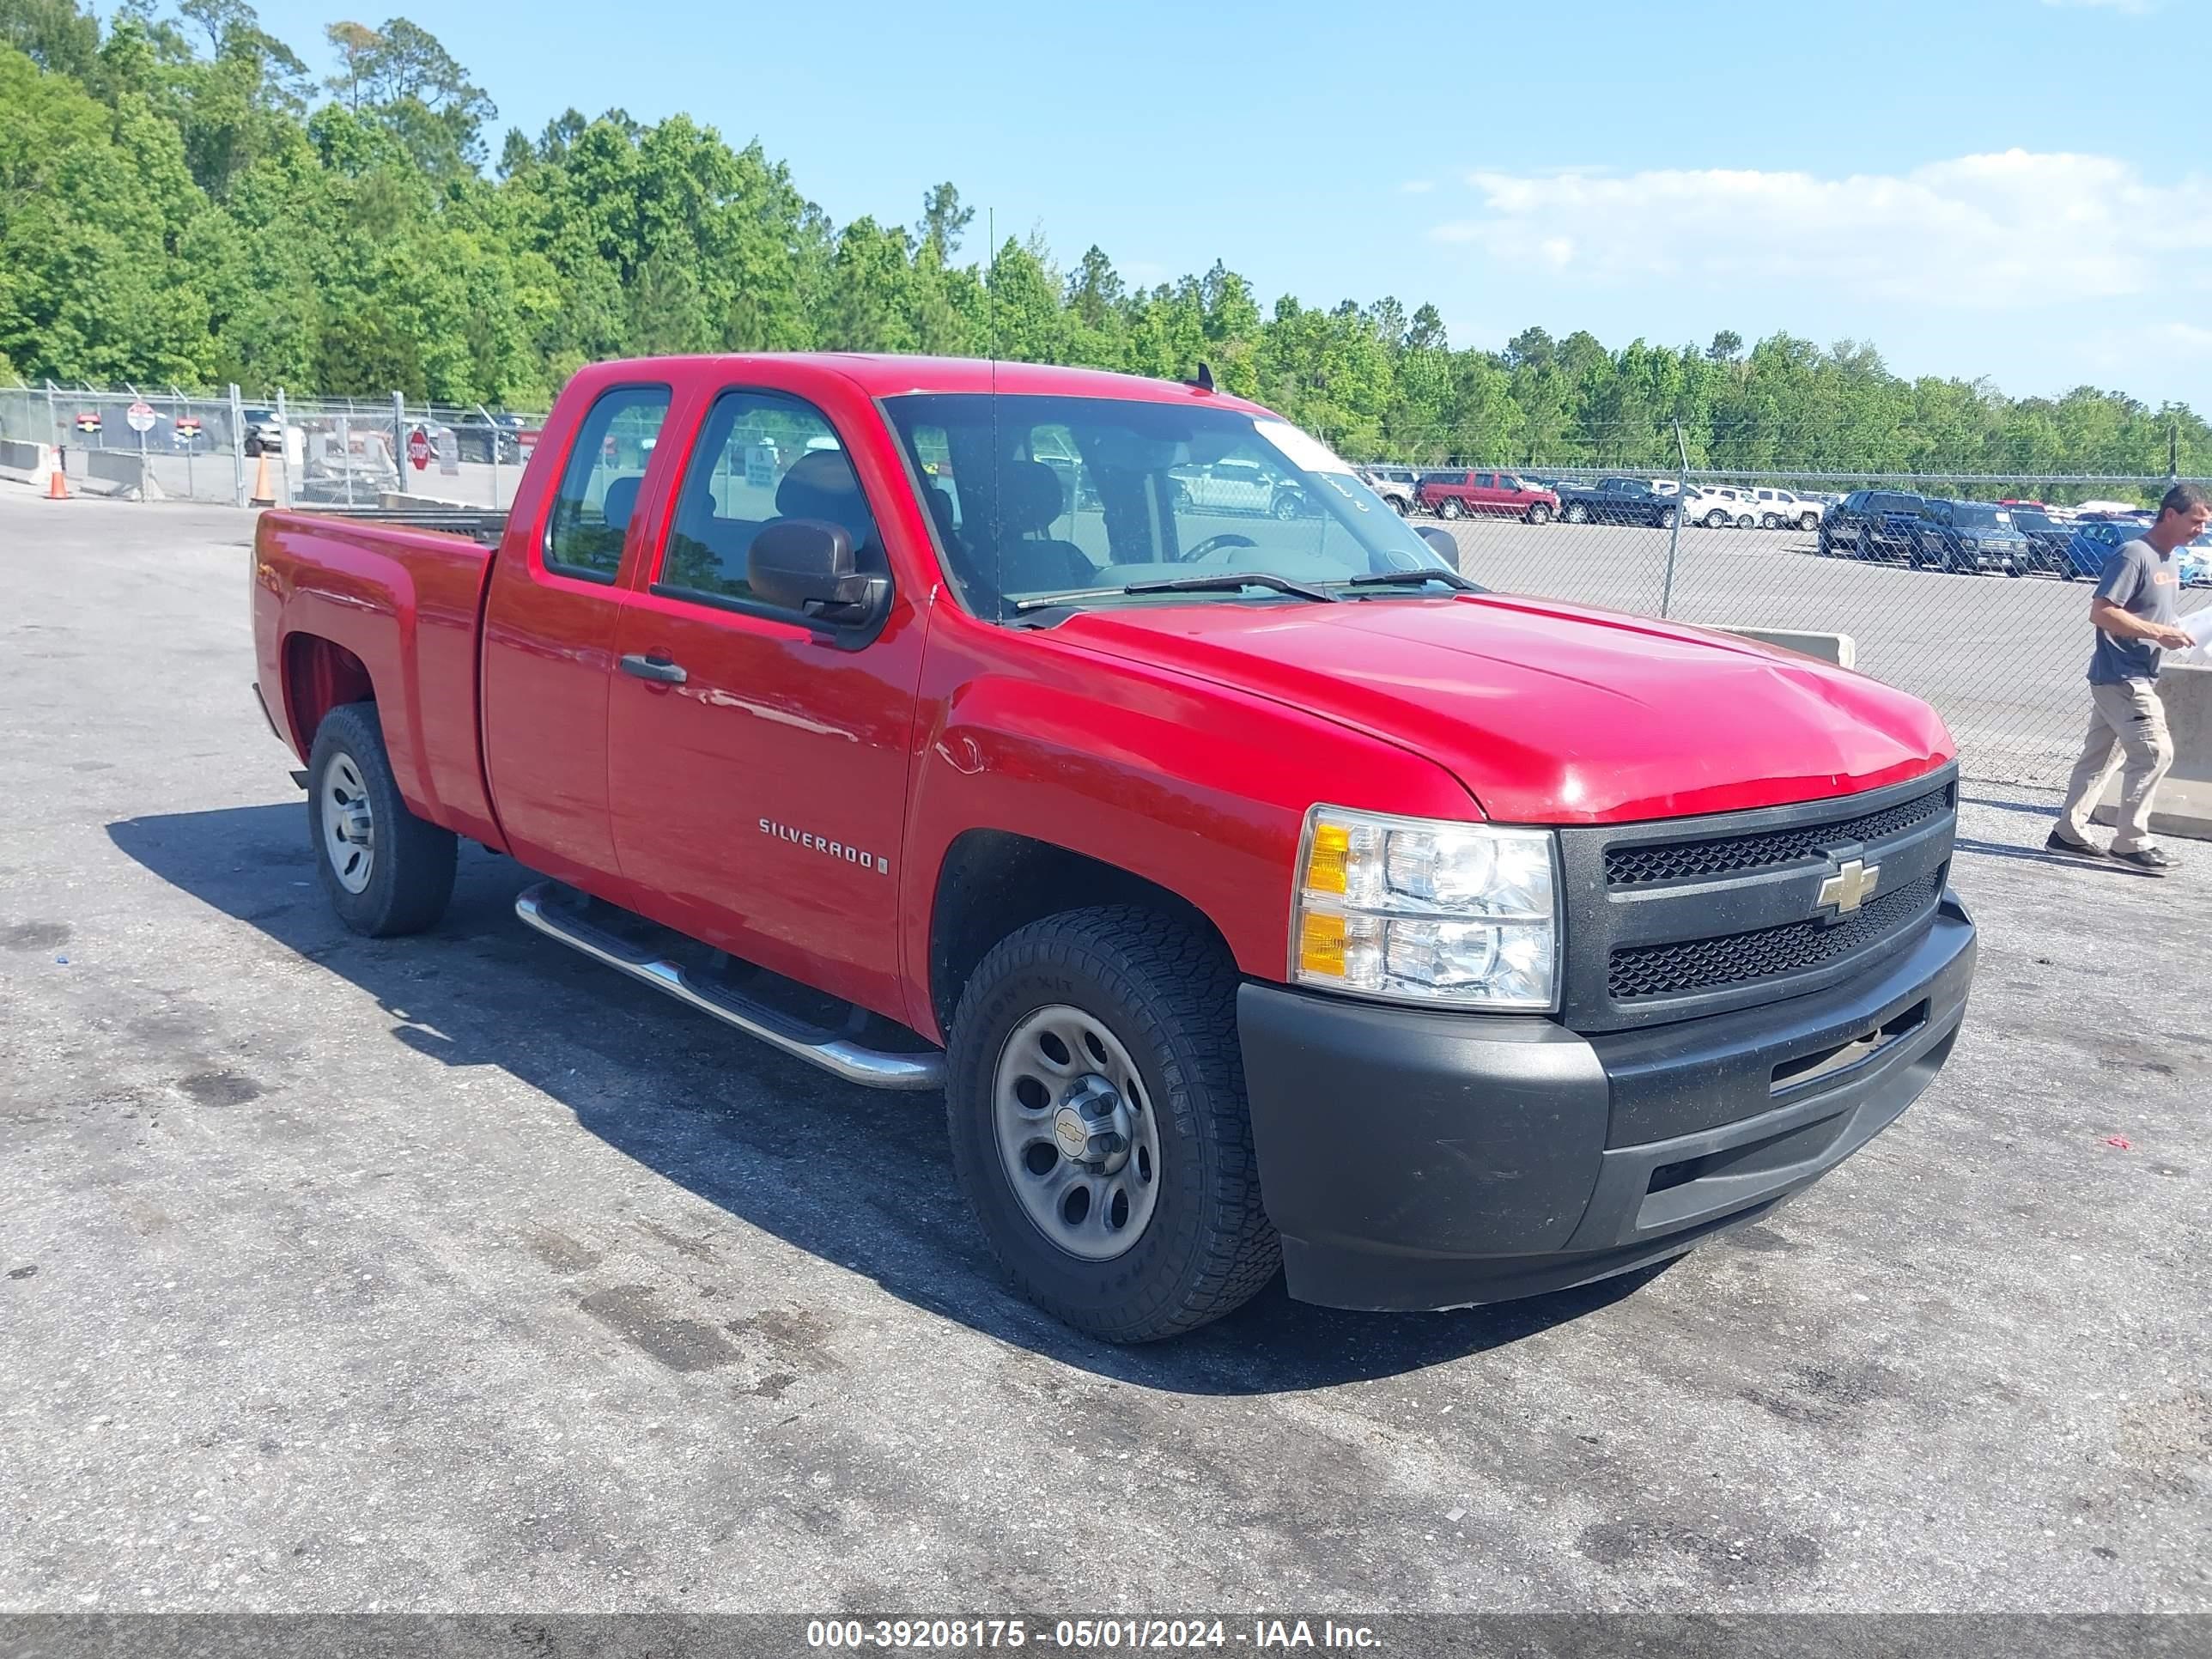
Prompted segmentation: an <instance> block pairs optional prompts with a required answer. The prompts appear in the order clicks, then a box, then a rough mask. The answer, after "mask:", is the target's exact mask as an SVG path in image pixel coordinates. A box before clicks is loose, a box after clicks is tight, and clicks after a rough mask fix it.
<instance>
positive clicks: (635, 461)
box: [544, 386, 669, 585]
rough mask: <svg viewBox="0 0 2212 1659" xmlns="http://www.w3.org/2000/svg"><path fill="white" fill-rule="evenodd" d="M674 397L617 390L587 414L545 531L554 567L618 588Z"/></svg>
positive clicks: (660, 391) (655, 389)
mask: <svg viewBox="0 0 2212 1659" xmlns="http://www.w3.org/2000/svg"><path fill="white" fill-rule="evenodd" d="M668 397H669V392H668V388H667V387H666V386H616V387H614V388H612V389H611V390H610V391H607V392H601V393H600V394H599V400H598V401H597V402H596V403H594V404H592V406H591V408H590V409H589V410H587V411H586V413H585V416H584V420H583V424H582V425H581V426H580V427H579V428H577V432H576V444H575V447H574V448H573V449H571V450H570V451H569V452H568V465H566V466H565V467H563V468H562V473H561V488H560V491H559V493H558V494H557V495H556V496H555V497H554V500H553V513H552V516H551V518H550V520H548V521H547V523H546V526H545V551H544V557H545V568H547V569H548V570H550V571H553V572H556V574H560V575H563V576H575V577H580V578H581V579H582V580H585V581H592V582H602V583H606V584H609V585H611V584H612V583H613V581H614V580H615V576H616V574H617V572H618V571H619V570H620V569H621V568H622V556H623V540H624V538H626V537H627V536H628V534H629V521H630V517H631V514H632V513H635V511H636V510H637V500H638V493H639V491H640V490H641V489H642V488H643V487H644V483H645V468H646V463H647V462H648V461H650V460H651V459H653V445H654V444H655V443H656V442H657V441H659V436H660V423H661V422H663V421H664V420H665V419H666V418H667V416H668Z"/></svg>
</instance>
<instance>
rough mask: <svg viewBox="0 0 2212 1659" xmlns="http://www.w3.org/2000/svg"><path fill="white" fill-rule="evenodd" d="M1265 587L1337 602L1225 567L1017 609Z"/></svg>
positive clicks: (1022, 602) (1049, 596)
mask: <svg viewBox="0 0 2212 1659" xmlns="http://www.w3.org/2000/svg"><path fill="white" fill-rule="evenodd" d="M1244 587H1265V588H1268V589H1270V590H1272V591H1273V592H1277V593H1290V594H1295V595H1296V596H1297V598H1299V599H1318V600H1320V601H1321V602H1322V603H1323V604H1324V605H1334V604H1335V603H1337V598H1336V595H1335V594H1334V593H1332V592H1329V591H1328V589H1327V588H1325V587H1316V586H1313V585H1312V584H1311V583H1310V582H1297V581H1292V580H1291V579H1290V578H1289V577H1288V576H1278V575H1276V574H1274V573H1273V572H1272V571H1267V570H1224V571H1221V572H1219V573H1218V574H1214V575H1211V576H1177V577H1176V578H1175V579H1174V580H1170V581H1158V582H1131V583H1130V584H1129V585H1128V586H1127V587H1085V588H1080V589H1078V590H1077V591H1076V592H1073V593H1040V594H1038V595H1037V596H1036V598H1035V599H1016V600H1015V601H1014V609H1015V610H1017V611H1045V610H1048V609H1050V608H1051V607H1052V606H1054V605H1073V604H1074V603H1075V602H1076V601H1077V600H1078V599H1119V598H1120V597H1121V595H1122V594H1124V593H1233V592H1237V590H1238V589H1239V588H1244Z"/></svg>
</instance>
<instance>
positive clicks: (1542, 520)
mask: <svg viewBox="0 0 2212 1659" xmlns="http://www.w3.org/2000/svg"><path fill="white" fill-rule="evenodd" d="M1524 516H1525V517H1526V518H1527V519H1528V522H1529V523H1530V524H1549V523H1551V521H1552V509H1551V508H1550V507H1547V506H1545V505H1544V503H1543V502H1541V501H1538V502H1536V503H1534V505H1533V506H1531V507H1529V509H1528V513H1526V514H1525V515H1524Z"/></svg>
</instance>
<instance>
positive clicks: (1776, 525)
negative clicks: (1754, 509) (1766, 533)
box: [1759, 513, 1782, 530]
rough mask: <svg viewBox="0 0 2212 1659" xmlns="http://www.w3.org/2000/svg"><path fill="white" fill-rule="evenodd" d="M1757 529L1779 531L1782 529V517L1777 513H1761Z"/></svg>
mask: <svg viewBox="0 0 2212 1659" xmlns="http://www.w3.org/2000/svg"><path fill="white" fill-rule="evenodd" d="M1759 528H1760V529H1761V530H1779V529H1781V528H1782V515H1781V514H1780V513H1760V514H1759Z"/></svg>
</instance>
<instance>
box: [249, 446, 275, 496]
mask: <svg viewBox="0 0 2212 1659" xmlns="http://www.w3.org/2000/svg"><path fill="white" fill-rule="evenodd" d="M246 505H247V506H249V507H274V506H276V491H274V490H272V489H270V487H269V452H268V451H267V450H265V449H264V450H263V451H262V452H261V465H259V466H258V467H257V468H256V469H255V470H254V473H253V499H252V501H248V502H247V503H246Z"/></svg>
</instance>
